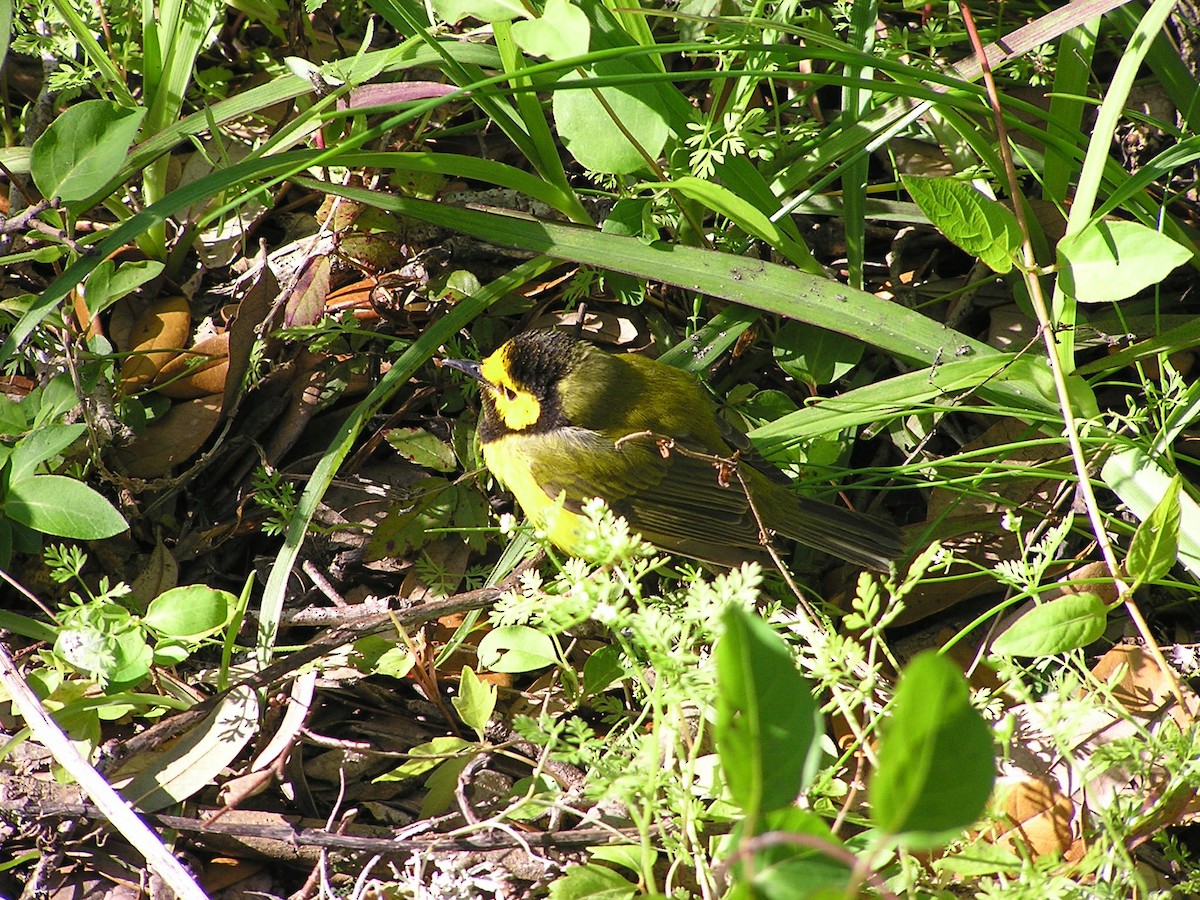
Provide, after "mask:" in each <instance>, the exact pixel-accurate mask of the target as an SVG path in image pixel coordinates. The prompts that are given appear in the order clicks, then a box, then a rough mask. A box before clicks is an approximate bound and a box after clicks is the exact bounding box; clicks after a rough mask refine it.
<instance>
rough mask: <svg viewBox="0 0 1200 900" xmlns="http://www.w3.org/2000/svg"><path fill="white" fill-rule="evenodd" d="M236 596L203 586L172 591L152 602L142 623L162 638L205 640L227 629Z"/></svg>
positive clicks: (192, 586) (187, 586)
mask: <svg viewBox="0 0 1200 900" xmlns="http://www.w3.org/2000/svg"><path fill="white" fill-rule="evenodd" d="M236 606H237V597H235V596H233V594H231V593H229V592H228V591H219V590H216V589H215V588H210V587H209V586H208V585H204V584H189V585H185V586H184V587H177V588H172V589H171V590H169V591H165V592H164V593H162V594H159V595H158V596H157V597H155V598H154V599H153V600H151V601H150V606H149V608H148V609H147V610H146V615H145V616H144V617H143V619H142V622H143V623H144V624H145V625H146V626H147V627H148V628H150V629H151V630H152V631H154V632H155V633H156V634H159V635H161V636H163V637H172V638H190V639H192V640H196V639H197V638H202V637H206V636H207V635H210V634H213V633H214V632H216V631H219V630H220V629H221V628H222V627H224V625H225V623H226V622H228V621H229V617H230V616H231V615H232V614H233V610H234V608H235V607H236Z"/></svg>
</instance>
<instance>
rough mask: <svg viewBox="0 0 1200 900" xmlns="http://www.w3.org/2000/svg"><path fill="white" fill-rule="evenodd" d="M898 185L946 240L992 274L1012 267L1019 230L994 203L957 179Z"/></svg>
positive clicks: (916, 179) (910, 178) (909, 179)
mask: <svg viewBox="0 0 1200 900" xmlns="http://www.w3.org/2000/svg"><path fill="white" fill-rule="evenodd" d="M901 181H903V182H904V187H905V188H906V189H907V190H908V193H909V195H910V196H911V197H912V199H913V202H914V203H916V204H917V206H919V207H920V208H921V212H923V213H925V215H926V216H927V217H928V219H929V221H930V222H932V223H933V225H934V227H935V228H937V230H938V231H940V232H941V233H942V234H943V235H945V236H946V239H947V240H949V241H950V242H951V243H953V244H955V245H957V246H958V247H961V248H962V249H963V250H965V251H966V252H967V253H969V254H971V255H972V256H977V257H979V260H980V262H982V263H983V264H984V265H986V266H987V267H988V268H990V269H991V270H992V271H993V272H998V273H999V274H1001V275H1003V274H1004V273H1005V272H1007V271H1008V270H1009V269H1011V268H1012V267H1013V259H1014V258H1015V257H1016V253H1017V249H1018V248H1019V247H1020V246H1021V229H1020V227H1019V226H1018V224H1017V217H1016V216H1014V215H1013V214H1012V213H1011V212H1009V211H1008V209H1006V208H1005V207H1004V206H1003V205H1001V204H1000V203H999V202H998V201H996V200H992V199H991V198H990V197H985V196H984V195H983V194H981V193H979V191H977V190H975V188H973V187H971V186H970V185H969V184H967V183H966V182H963V181H959V180H958V179H957V178H929V177H921V176H915V175H905V176H904V177H903V178H902V179H901Z"/></svg>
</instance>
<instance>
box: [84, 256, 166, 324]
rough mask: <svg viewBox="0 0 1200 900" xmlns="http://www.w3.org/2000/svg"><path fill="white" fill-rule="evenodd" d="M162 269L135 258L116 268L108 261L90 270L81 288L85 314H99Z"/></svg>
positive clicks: (150, 262)
mask: <svg viewBox="0 0 1200 900" xmlns="http://www.w3.org/2000/svg"><path fill="white" fill-rule="evenodd" d="M163 268H164V266H163V264H162V263H161V262H159V261H158V260H154V259H139V260H134V261H131V262H125V263H121V264H120V265H119V266H118V265H117V264H116V262H114V261H113V260H111V259H106V260H104V261H103V262H102V263H100V265H98V266H96V268H95V269H93V270H92V274H91V275H89V276H88V278H87V282H85V285H84V302H85V303H86V304H87V310H88V312H89V313H91V314H92V315H93V316H97V315H99V314H100V313H101V312H103V311H104V310H105V309H107V308H108V307H110V306H112V304H114V303H116V302H117V301H118V300H120V299H121V298H122V297H124V296H126V295H127V294H129V293H131V292H133V291H135V290H137V289H138V288H139V287H141V286H142V285H143V284H145V283H146V282H147V281H150V280H151V279H152V278H157V277H158V276H159V275H160V274H161V273H162V270H163Z"/></svg>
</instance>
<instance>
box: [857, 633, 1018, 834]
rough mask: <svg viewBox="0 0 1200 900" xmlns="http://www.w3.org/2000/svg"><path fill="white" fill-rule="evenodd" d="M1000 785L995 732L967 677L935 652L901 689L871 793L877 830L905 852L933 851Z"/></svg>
mask: <svg viewBox="0 0 1200 900" xmlns="http://www.w3.org/2000/svg"><path fill="white" fill-rule="evenodd" d="M995 778H996V765H995V755H994V750H993V745H992V733H991V730H990V729H989V728H988V726H987V724H986V723H985V722H984V721H983V718H982V717H981V716H980V715H979V713H978V712H977V711H976V710H975V708H974V707H973V706H971V700H970V696H969V694H968V691H967V683H966V680H965V679H964V678H963V675H962V672H960V671H959V670H958V668H957V667H956V666H955V665H954V663H952V662H950V661H949V660H947V659H945V658H943V657H941V656H938V655H937V654H936V653H934V652H932V651H930V652H926V653H922V654H921V655H919V656H917V657H915V658H914V659H913V660H912V662H910V663H909V664H908V666H907V667H906V668H905V670H904V672H903V673H902V674H901V676H900V682H899V684H898V685H897V686H896V695H895V702H894V704H893V707H892V716H891V718H890V719H888V720H887V722H886V723H885V725H884V729H883V734H882V736H881V738H880V744H879V767H878V768H877V769H876V771H875V775H874V777H872V779H871V783H870V785H869V786H868V797H869V799H870V801H871V811H872V814H873V816H874V818H875V822H876V824H877V825H878V826H879V828H880V829H882V830H883V831H885V832H887V833H889V834H892V835H895V836H896V837H897V838H898V840H899V841H900V843H901V844H903V845H904V846H907V847H922V846H935V845H937V844H940V843H943V842H944V841H945V839H946V837H947V835H948V833H953V832H957V831H960V830H962V829H964V828H966V827H967V826H969V825H970V824H971V823H972V822H974V821H975V820H976V819H977V818H978V817H979V816H980V814H981V813H982V812H983V809H984V806H985V804H986V803H987V800H988V797H989V796H990V795H991V793H992V785H993V783H994V782H995Z"/></svg>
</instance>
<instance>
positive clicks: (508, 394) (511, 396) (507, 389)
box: [500, 384, 517, 400]
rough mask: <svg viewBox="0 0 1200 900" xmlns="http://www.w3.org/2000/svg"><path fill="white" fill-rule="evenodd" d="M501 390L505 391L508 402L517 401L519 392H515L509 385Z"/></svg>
mask: <svg viewBox="0 0 1200 900" xmlns="http://www.w3.org/2000/svg"><path fill="white" fill-rule="evenodd" d="M500 390H502V391H504V397H505V399H506V400H516V399H517V392H516V391H514V390H513V389H512V388H510V387H509V386H508V385H507V384H506V385H503V386H502V387H501V388H500Z"/></svg>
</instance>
